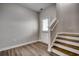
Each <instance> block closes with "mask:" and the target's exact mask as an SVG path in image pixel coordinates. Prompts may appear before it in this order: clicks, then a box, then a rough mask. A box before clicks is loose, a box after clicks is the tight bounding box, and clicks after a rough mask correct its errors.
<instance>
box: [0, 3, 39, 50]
mask: <svg viewBox="0 0 79 59" xmlns="http://www.w3.org/2000/svg"><path fill="white" fill-rule="evenodd" d="M34 40H38V18H37V14H36V13H35V12H33V11H31V10H29V9H27V8H24V7H22V6H20V5H18V4H0V49H3V48H7V47H11V46H15V45H18V44H22V43H27V42H31V41H34Z"/></svg>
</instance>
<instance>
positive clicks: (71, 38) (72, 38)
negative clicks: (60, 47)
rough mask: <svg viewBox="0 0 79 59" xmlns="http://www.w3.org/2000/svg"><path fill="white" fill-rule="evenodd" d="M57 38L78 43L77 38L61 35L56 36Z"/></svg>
mask: <svg viewBox="0 0 79 59" xmlns="http://www.w3.org/2000/svg"><path fill="white" fill-rule="evenodd" d="M57 37H59V38H61V39H68V40H74V41H79V38H78V37H70V36H61V35H58V36H57Z"/></svg>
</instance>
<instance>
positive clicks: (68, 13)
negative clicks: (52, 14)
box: [57, 3, 79, 32]
mask: <svg viewBox="0 0 79 59" xmlns="http://www.w3.org/2000/svg"><path fill="white" fill-rule="evenodd" d="M78 6H79V5H78V4H75V3H59V4H57V19H58V20H59V21H60V23H59V29H58V32H79V9H78Z"/></svg>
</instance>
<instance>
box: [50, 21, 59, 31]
mask: <svg viewBox="0 0 79 59" xmlns="http://www.w3.org/2000/svg"><path fill="white" fill-rule="evenodd" d="M57 24H58V20H57V21H56V23H55V24H54V25H53V28H51V29H50V31H53V30H54V28H55V27H56V25H57Z"/></svg>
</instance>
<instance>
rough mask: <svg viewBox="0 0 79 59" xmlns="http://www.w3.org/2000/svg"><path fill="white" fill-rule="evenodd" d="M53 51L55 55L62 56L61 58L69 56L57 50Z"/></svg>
mask: <svg viewBox="0 0 79 59" xmlns="http://www.w3.org/2000/svg"><path fill="white" fill-rule="evenodd" d="M52 51H53V53H55V54H57V55H61V56H68V55H67V54H64V53H62V52H60V51H58V50H56V49H54V48H53V49H52Z"/></svg>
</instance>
